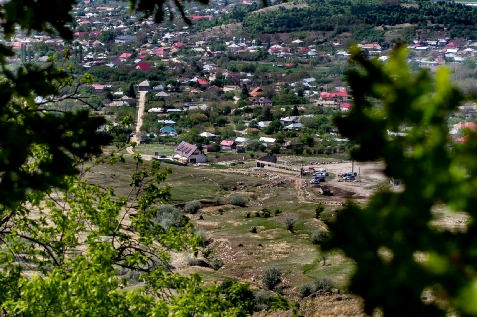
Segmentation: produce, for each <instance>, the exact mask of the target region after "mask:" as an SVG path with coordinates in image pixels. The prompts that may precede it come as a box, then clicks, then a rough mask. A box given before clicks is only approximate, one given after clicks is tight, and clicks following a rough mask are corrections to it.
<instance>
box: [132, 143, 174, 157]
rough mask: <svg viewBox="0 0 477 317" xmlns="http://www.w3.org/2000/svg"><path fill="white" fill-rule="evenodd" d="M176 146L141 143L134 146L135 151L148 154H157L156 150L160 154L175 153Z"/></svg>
mask: <svg viewBox="0 0 477 317" xmlns="http://www.w3.org/2000/svg"><path fill="white" fill-rule="evenodd" d="M175 148H176V146H170V145H165V144H139V145H137V146H136V147H135V148H134V152H136V153H141V154H146V155H155V152H158V153H159V155H167V156H170V155H174V149H175Z"/></svg>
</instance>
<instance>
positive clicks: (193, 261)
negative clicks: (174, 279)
mask: <svg viewBox="0 0 477 317" xmlns="http://www.w3.org/2000/svg"><path fill="white" fill-rule="evenodd" d="M187 264H189V266H198V265H199V264H200V261H199V259H198V258H196V257H195V256H189V257H188V258H187Z"/></svg>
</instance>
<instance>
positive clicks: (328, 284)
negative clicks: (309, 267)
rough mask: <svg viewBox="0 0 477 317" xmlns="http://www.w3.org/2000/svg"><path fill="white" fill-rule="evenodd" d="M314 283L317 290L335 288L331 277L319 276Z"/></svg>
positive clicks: (325, 290)
mask: <svg viewBox="0 0 477 317" xmlns="http://www.w3.org/2000/svg"><path fill="white" fill-rule="evenodd" d="M313 284H314V286H315V292H317V291H323V292H331V289H332V288H333V281H332V280H331V279H330V278H329V277H317V278H315V280H314V281H313Z"/></svg>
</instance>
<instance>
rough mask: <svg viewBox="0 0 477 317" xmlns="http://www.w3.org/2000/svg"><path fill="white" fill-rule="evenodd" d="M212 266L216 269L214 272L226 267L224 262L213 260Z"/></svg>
mask: <svg viewBox="0 0 477 317" xmlns="http://www.w3.org/2000/svg"><path fill="white" fill-rule="evenodd" d="M210 266H211V267H212V268H213V269H214V271H217V270H219V269H220V268H221V267H222V266H224V261H222V260H221V259H213V260H212V261H210Z"/></svg>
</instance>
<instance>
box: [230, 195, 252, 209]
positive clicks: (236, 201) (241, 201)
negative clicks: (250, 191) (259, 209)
mask: <svg viewBox="0 0 477 317" xmlns="http://www.w3.org/2000/svg"><path fill="white" fill-rule="evenodd" d="M230 203H231V204H232V205H234V206H239V207H245V206H247V203H248V199H247V198H246V197H244V196H242V195H234V196H232V197H231V198H230Z"/></svg>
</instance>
